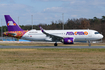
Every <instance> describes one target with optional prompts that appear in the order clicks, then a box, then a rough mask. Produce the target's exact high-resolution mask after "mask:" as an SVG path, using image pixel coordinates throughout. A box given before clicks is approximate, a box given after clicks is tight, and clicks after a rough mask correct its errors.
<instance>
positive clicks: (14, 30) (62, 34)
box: [3, 15, 103, 46]
mask: <svg viewBox="0 0 105 70" xmlns="http://www.w3.org/2000/svg"><path fill="white" fill-rule="evenodd" d="M4 17H5V20H6V25H7V28H8V31H7V32H4V33H3V34H4V35H5V36H9V37H15V38H18V39H25V40H31V41H48V42H55V43H54V46H57V45H58V44H57V42H62V43H63V44H74V42H75V41H88V43H89V46H91V44H90V41H93V40H99V39H102V38H103V35H102V34H100V33H99V32H98V31H96V30H90V29H77V30H75V29H74V30H44V29H43V28H42V27H41V26H39V28H40V30H35V29H32V30H23V29H21V28H20V27H19V25H17V24H16V22H15V21H14V20H13V19H12V18H11V17H10V15H4Z"/></svg>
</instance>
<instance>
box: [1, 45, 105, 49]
mask: <svg viewBox="0 0 105 70" xmlns="http://www.w3.org/2000/svg"><path fill="white" fill-rule="evenodd" d="M0 48H90V49H91V48H105V46H1V45H0Z"/></svg>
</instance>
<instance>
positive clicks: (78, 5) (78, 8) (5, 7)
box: [0, 0, 105, 25]
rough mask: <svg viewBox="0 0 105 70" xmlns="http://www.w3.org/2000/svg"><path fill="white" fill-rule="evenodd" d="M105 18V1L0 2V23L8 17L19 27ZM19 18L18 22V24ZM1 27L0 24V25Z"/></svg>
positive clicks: (15, 0)
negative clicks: (69, 20)
mask: <svg viewBox="0 0 105 70" xmlns="http://www.w3.org/2000/svg"><path fill="white" fill-rule="evenodd" d="M63 13H64V22H66V21H67V20H68V19H79V18H87V19H88V18H93V17H97V18H101V17H102V16H105V0H0V23H2V25H6V22H5V19H4V15H10V16H11V17H12V18H13V19H14V20H15V22H16V23H17V24H19V25H31V24H32V15H33V24H34V25H38V24H40V23H42V24H51V22H52V21H54V22H55V21H59V20H62V14H63ZM18 18H19V22H18ZM0 25H1V24H0Z"/></svg>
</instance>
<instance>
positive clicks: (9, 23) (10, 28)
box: [4, 15, 23, 31]
mask: <svg viewBox="0 0 105 70" xmlns="http://www.w3.org/2000/svg"><path fill="white" fill-rule="evenodd" d="M4 17H5V20H6V24H7V28H8V31H23V29H21V28H20V27H19V26H18V25H17V24H16V22H15V21H14V20H13V19H12V18H11V17H10V15H4Z"/></svg>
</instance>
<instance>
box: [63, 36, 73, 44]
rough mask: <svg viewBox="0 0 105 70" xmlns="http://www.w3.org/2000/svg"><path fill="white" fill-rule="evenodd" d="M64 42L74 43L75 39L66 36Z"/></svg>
mask: <svg viewBox="0 0 105 70" xmlns="http://www.w3.org/2000/svg"><path fill="white" fill-rule="evenodd" d="M62 43H64V44H73V43H74V40H73V38H72V37H70V38H64V39H63V40H62Z"/></svg>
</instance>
